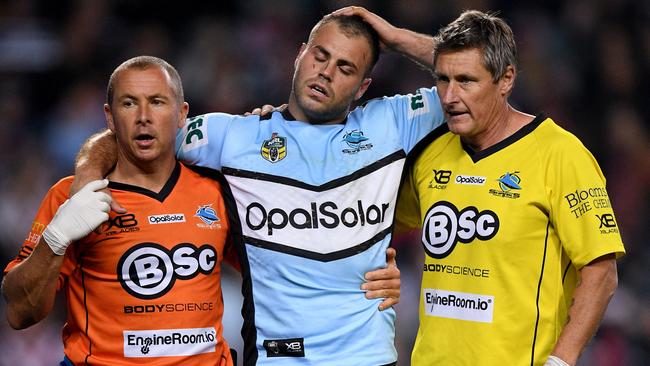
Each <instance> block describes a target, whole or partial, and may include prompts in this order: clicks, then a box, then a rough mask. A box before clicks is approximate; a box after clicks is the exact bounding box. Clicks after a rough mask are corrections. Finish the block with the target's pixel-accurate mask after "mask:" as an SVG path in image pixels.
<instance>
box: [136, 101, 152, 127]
mask: <svg viewBox="0 0 650 366" xmlns="http://www.w3.org/2000/svg"><path fill="white" fill-rule="evenodd" d="M136 122H137V123H139V124H145V123H150V122H151V107H150V106H149V103H142V104H140V106H139V107H138V120H137V121H136Z"/></svg>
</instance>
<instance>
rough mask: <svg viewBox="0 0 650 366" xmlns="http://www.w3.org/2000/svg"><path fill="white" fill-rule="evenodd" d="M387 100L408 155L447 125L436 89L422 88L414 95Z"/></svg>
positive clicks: (396, 96)
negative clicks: (432, 132)
mask: <svg viewBox="0 0 650 366" xmlns="http://www.w3.org/2000/svg"><path fill="white" fill-rule="evenodd" d="M387 99H388V102H389V103H390V105H391V108H392V110H393V113H394V114H395V121H396V122H397V129H398V130H399V132H400V134H401V136H402V143H403V146H404V149H405V151H406V152H407V153H408V152H410V151H411V149H413V147H414V146H415V145H416V144H417V143H418V142H419V141H420V140H421V139H422V138H424V136H426V135H427V134H429V132H431V131H433V130H434V129H435V128H437V127H438V126H440V125H442V124H443V123H445V116H444V113H443V112H442V106H441V105H440V99H439V98H438V94H437V92H436V88H420V89H418V90H417V91H416V92H415V93H414V94H407V95H395V96H392V97H389V98H387Z"/></svg>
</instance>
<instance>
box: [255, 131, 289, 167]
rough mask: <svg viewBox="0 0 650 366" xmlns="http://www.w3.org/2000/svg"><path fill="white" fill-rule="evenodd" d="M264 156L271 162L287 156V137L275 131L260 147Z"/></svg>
mask: <svg viewBox="0 0 650 366" xmlns="http://www.w3.org/2000/svg"><path fill="white" fill-rule="evenodd" d="M260 154H262V157H263V158H264V159H266V160H268V161H270V162H271V163H277V162H278V161H280V160H282V159H284V158H285V157H286V156H287V138H286V137H282V136H278V133H277V132H273V134H272V135H271V138H270V139H268V140H264V142H263V143H262V148H261V149H260Z"/></svg>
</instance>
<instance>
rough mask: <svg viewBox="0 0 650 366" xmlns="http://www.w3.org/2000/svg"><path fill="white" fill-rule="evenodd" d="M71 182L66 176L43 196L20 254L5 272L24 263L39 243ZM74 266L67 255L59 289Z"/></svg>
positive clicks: (60, 276)
mask: <svg viewBox="0 0 650 366" xmlns="http://www.w3.org/2000/svg"><path fill="white" fill-rule="evenodd" d="M71 184H72V177H66V178H63V179H62V180H60V181H59V182H58V183H56V184H55V185H54V186H52V187H51V188H50V190H49V191H48V192H47V194H46V195H45V198H43V201H42V202H41V205H40V207H39V208H38V211H37V213H36V217H35V218H34V221H33V222H32V226H31V228H30V230H29V233H28V234H27V237H26V238H25V240H24V241H23V244H22V246H21V247H20V250H19V251H18V255H17V256H16V257H15V258H14V259H13V260H12V261H11V262H9V264H7V266H6V267H5V269H4V273H5V274H6V273H7V272H9V271H10V270H12V269H13V268H14V267H16V266H17V265H18V264H20V263H22V262H23V261H24V260H25V259H27V258H28V257H29V256H30V255H31V254H32V252H33V251H34V248H35V246H36V244H38V242H39V241H40V239H41V236H42V235H43V231H44V230H45V228H46V227H47V225H48V224H49V223H50V221H51V220H52V218H53V217H54V214H55V213H56V211H57V210H58V209H59V206H60V205H61V204H63V203H64V202H65V201H66V200H67V199H68V197H69V192H70V185H71ZM66 255H67V254H66ZM72 268H74V265H72V264H71V261H70V259H69V258H67V257H66V259H65V260H64V262H63V266H62V268H61V272H60V274H59V280H58V285H57V289H61V287H62V286H63V283H64V279H65V277H66V276H67V275H69V274H70V272H71V271H72Z"/></svg>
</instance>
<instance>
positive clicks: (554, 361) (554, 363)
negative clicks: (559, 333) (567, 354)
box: [544, 355, 569, 366]
mask: <svg viewBox="0 0 650 366" xmlns="http://www.w3.org/2000/svg"><path fill="white" fill-rule="evenodd" d="M544 366H569V364H568V363H566V362H564V360H562V359H561V358H559V357H557V356H552V355H551V356H548V360H546V363H545V364H544Z"/></svg>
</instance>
